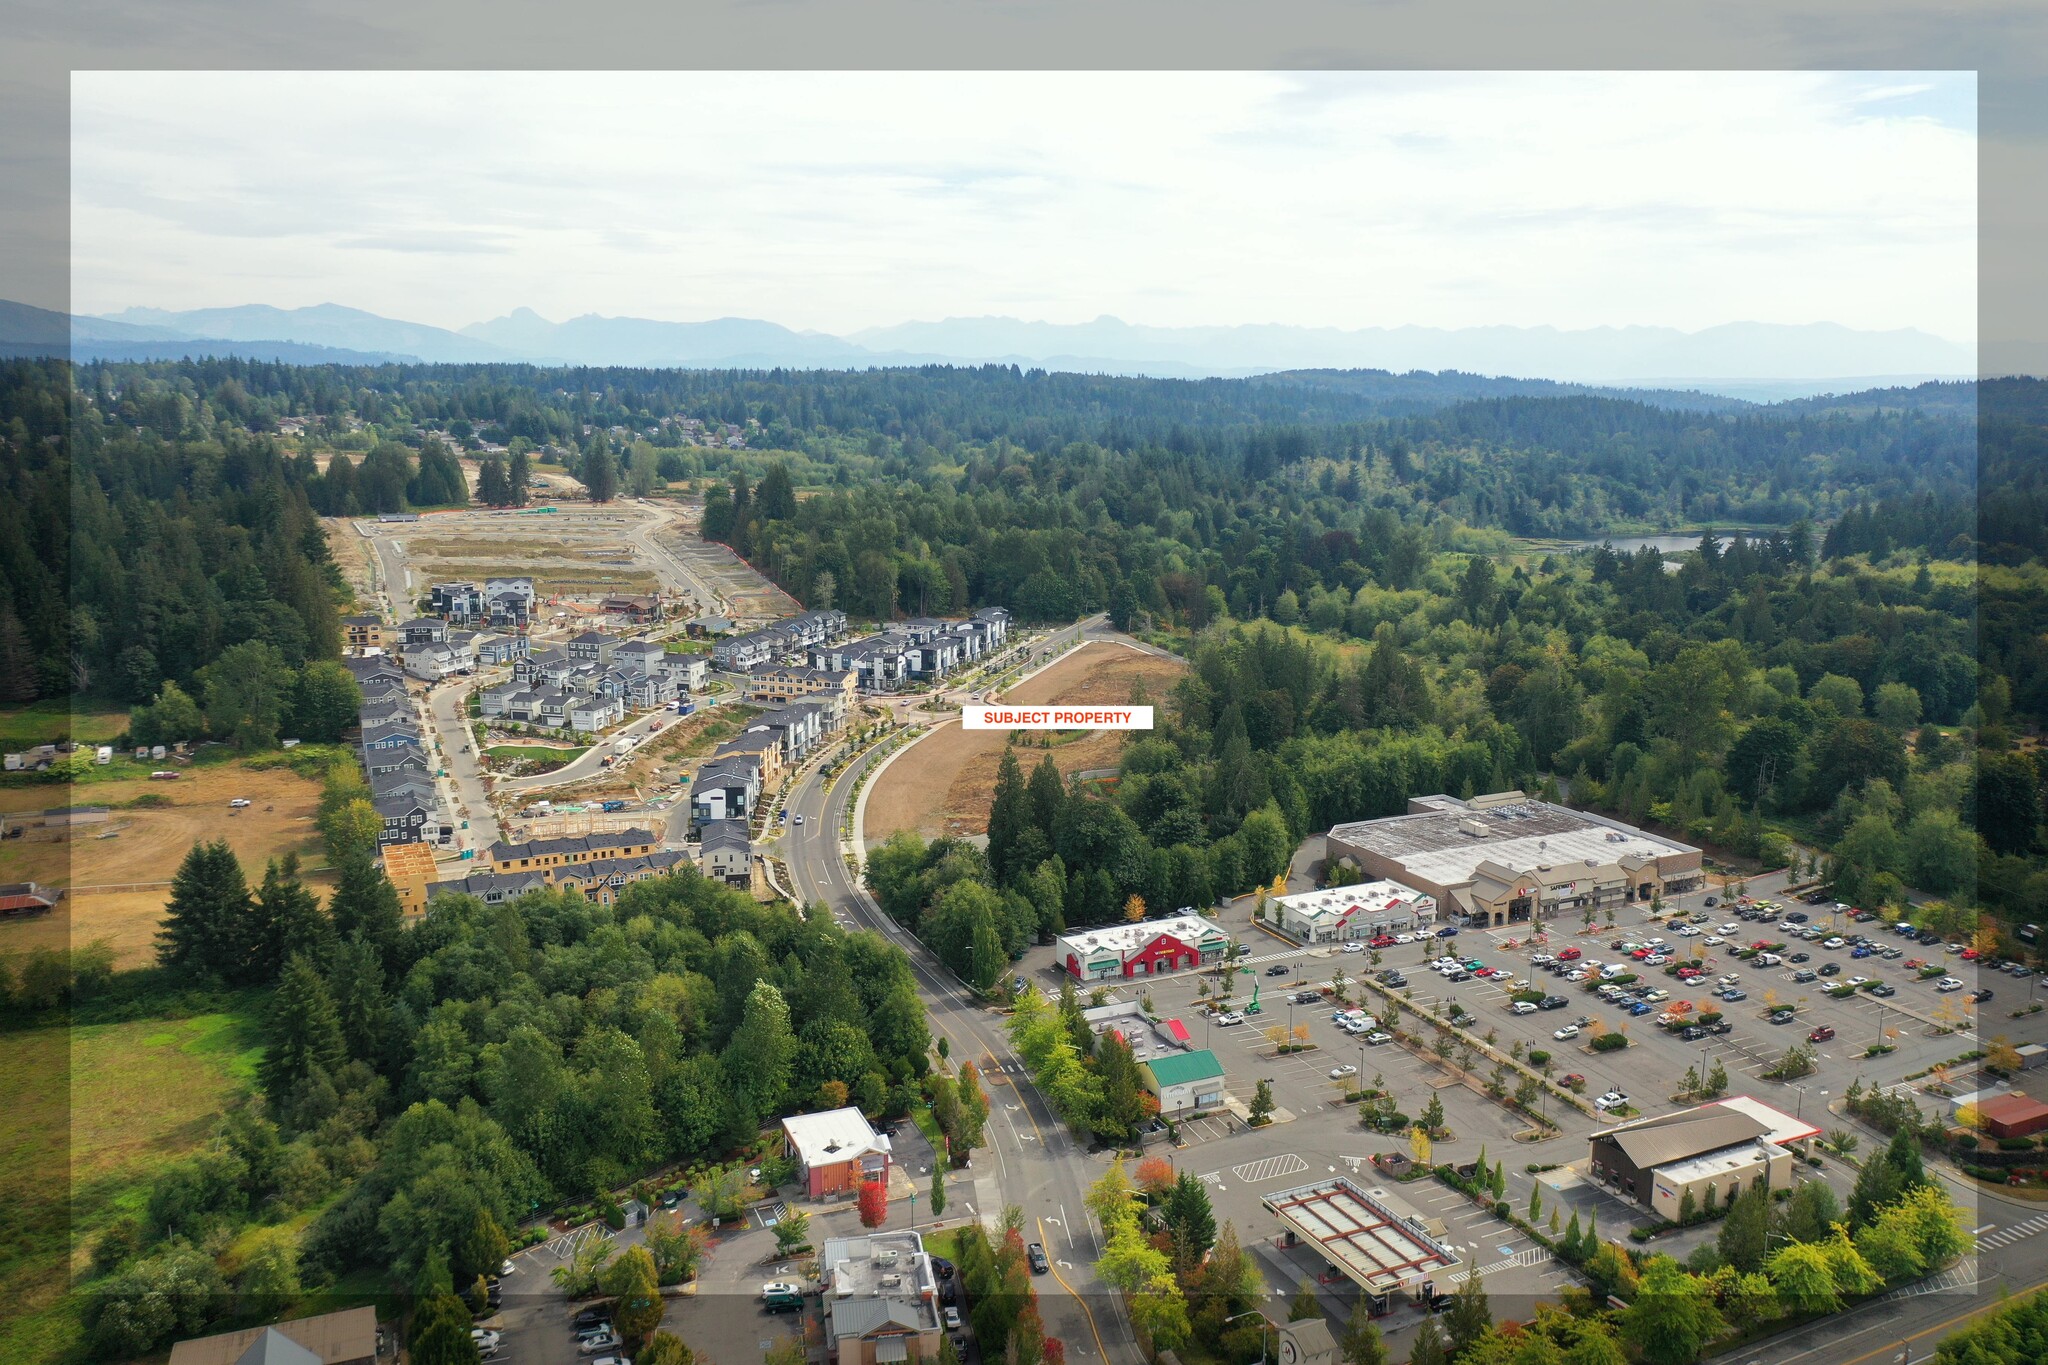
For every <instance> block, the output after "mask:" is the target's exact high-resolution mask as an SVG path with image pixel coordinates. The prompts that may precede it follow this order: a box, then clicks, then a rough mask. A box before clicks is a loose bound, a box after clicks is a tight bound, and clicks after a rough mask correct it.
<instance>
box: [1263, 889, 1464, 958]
mask: <svg viewBox="0 0 2048 1365" xmlns="http://www.w3.org/2000/svg"><path fill="white" fill-rule="evenodd" d="M1268 914H1269V915H1271V917H1272V919H1273V922H1274V923H1276V924H1278V925H1279V927H1280V931H1281V932H1282V933H1284V934H1287V935H1289V936H1290V937H1292V938H1295V939H1299V940H1300V941H1301V942H1303V943H1337V942H1340V941H1343V940H1346V939H1354V938H1365V939H1369V938H1373V937H1376V936H1378V935H1380V934H1405V933H1409V932H1411V931H1413V930H1416V929H1426V928H1428V927H1430V926H1433V925H1434V924H1435V923H1436V898H1435V897H1434V896H1426V895H1424V894H1423V893H1422V892H1420V891H1417V890H1416V889H1415V888H1414V887H1412V886H1403V885H1401V883H1399V882H1390V881H1376V882H1365V883H1363V884H1361V885H1358V886H1332V887H1328V888H1325V889H1324V890H1321V891H1303V892H1301V893H1299V894H1298V895H1293V896H1280V897H1276V898H1275V899H1274V900H1273V901H1272V902H1270V907H1269V910H1268Z"/></svg>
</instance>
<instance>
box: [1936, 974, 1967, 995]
mask: <svg viewBox="0 0 2048 1365" xmlns="http://www.w3.org/2000/svg"><path fill="white" fill-rule="evenodd" d="M1962 988H1963V983H1962V982H1960V981H1958V980H1956V978H1954V977H1952V976H1944V977H1943V978H1942V979H1941V980H1939V981H1937V982H1935V983H1934V989H1936V990H1938V991H1944V992H1946V991H1959V990H1961V989H1962Z"/></svg>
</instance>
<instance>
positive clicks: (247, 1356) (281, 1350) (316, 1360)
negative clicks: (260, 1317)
mask: <svg viewBox="0 0 2048 1365" xmlns="http://www.w3.org/2000/svg"><path fill="white" fill-rule="evenodd" d="M235 1365H325V1362H323V1361H322V1360H321V1359H320V1357H319V1356H317V1355H315V1354H313V1353H312V1352H311V1351H309V1350H307V1349H306V1348H305V1347H303V1346H301V1345H299V1343H297V1342H296V1341H293V1340H292V1339H291V1338H290V1337H288V1336H286V1335H285V1334H284V1333H282V1332H280V1331H278V1330H277V1329H276V1328H275V1327H266V1328H264V1329H263V1335H262V1336H260V1337H258V1338H256V1340H254V1341H252V1342H250V1343H249V1348H248V1349H247V1350H246V1351H243V1352H242V1354H240V1355H238V1356H236V1357H235Z"/></svg>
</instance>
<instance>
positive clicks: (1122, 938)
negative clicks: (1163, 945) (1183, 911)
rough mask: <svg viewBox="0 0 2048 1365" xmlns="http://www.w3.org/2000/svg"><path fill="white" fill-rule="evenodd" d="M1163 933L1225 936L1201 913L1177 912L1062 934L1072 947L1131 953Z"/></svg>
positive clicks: (1192, 938) (1189, 937)
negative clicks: (1171, 915)
mask: <svg viewBox="0 0 2048 1365" xmlns="http://www.w3.org/2000/svg"><path fill="white" fill-rule="evenodd" d="M1161 936H1171V937H1173V938H1175V939H1177V940H1179V941H1180V942H1182V943H1191V944H1198V943H1201V942H1203V941H1204V940H1211V939H1217V938H1222V937H1225V935H1224V933H1223V930H1222V929H1220V928H1218V927H1217V926H1216V925H1214V924H1211V923H1210V922H1209V921H1208V920H1205V919H1203V918H1202V917H1201V916H1199V915H1176V916H1174V917H1173V918H1172V919H1155V920H1140V921H1138V922H1137V923H1135V924H1105V925H1101V926H1099V927H1097V928H1094V929H1076V930H1074V931H1072V932H1071V933H1067V934H1064V935H1062V936H1061V938H1060V942H1061V943H1062V944H1065V945H1066V946H1067V947H1068V948H1069V949H1071V950H1076V951H1079V952H1083V953H1086V954H1088V955H1089V956H1091V957H1092V956H1096V955H1098V954H1103V953H1114V954H1116V955H1117V956H1118V957H1128V956H1130V955H1131V954H1132V953H1135V952H1137V951H1138V950H1139V949H1140V948H1143V947H1144V946H1145V945H1146V944H1148V943H1151V942H1152V941H1153V940H1154V939H1157V938H1160V937H1161Z"/></svg>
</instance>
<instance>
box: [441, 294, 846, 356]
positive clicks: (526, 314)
mask: <svg viewBox="0 0 2048 1365" xmlns="http://www.w3.org/2000/svg"><path fill="white" fill-rule="evenodd" d="M462 335H463V336H466V337H470V338H472V339H474V340H477V341H481V342H486V343H488V344H490V345H493V346H498V347H502V348H504V349H505V350H507V351H516V352H518V353H520V354H521V355H527V356H534V357H555V358H559V359H561V360H563V361H566V362H568V363H570V364H573V365H649V366H657V365H685V366H694V365H735V364H754V365H770V366H773V365H813V366H830V365H842V366H843V365H868V364H873V363H874V356H873V354H872V353H871V352H869V351H867V350H866V349H864V348H862V347H860V346H855V345H851V344H849V343H847V342H844V341H841V340H840V339H839V338H837V337H833V336H826V335H824V334H823V333H818V332H793V331H791V330H790V329H789V328H787V327H784V326H781V325H780V324H778V323H773V322H758V321H755V320H754V319H752V318H715V319H713V320H711V321H709V322H658V321H655V320H654V319H651V318H608V317H603V316H600V315H599V314H596V313H585V314H584V315H583V316H582V317H577V318H571V319H569V320H568V321H567V322H549V321H548V320H547V319H546V318H544V317H542V316H541V315H540V314H538V313H536V312H534V311H533V310H532V309H531V308H515V309H514V310H513V311H512V312H510V313H508V314H506V315H505V316H504V317H501V318H493V319H491V320H490V321H489V322H473V323H471V324H470V325H469V326H467V327H465V328H463V329H462Z"/></svg>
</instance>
